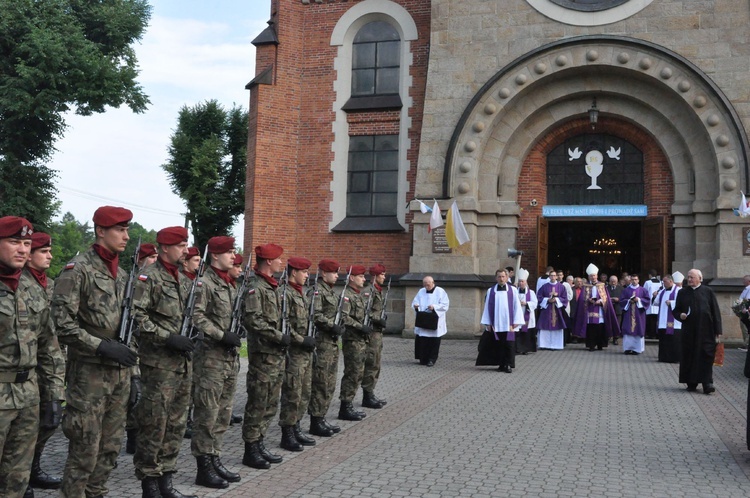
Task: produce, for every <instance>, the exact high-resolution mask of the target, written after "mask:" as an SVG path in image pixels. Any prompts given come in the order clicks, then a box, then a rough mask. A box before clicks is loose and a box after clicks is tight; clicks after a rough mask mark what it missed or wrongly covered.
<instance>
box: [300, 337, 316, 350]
mask: <svg viewBox="0 0 750 498" xmlns="http://www.w3.org/2000/svg"><path fill="white" fill-rule="evenodd" d="M302 347H303V348H305V349H309V350H310V351H312V350H313V349H315V338H314V337H313V336H311V335H308V336H306V337H305V339H304V340H303V341H302Z"/></svg>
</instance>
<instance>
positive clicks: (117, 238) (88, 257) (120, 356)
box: [52, 206, 139, 498]
mask: <svg viewBox="0 0 750 498" xmlns="http://www.w3.org/2000/svg"><path fill="white" fill-rule="evenodd" d="M132 217H133V213H131V212H130V211H129V210H127V209H124V208H119V207H112V206H103V207H101V208H99V209H97V210H96V212H95V213H94V218H93V221H94V233H95V236H96V241H95V243H94V244H93V245H92V246H91V249H89V250H88V251H86V252H84V253H83V254H79V255H78V256H76V257H75V258H73V259H72V260H71V261H70V262H69V263H68V264H67V265H65V269H64V270H63V272H62V274H61V275H60V277H59V278H58V279H57V281H56V282H55V290H54V293H53V295H52V317H53V319H54V322H55V330H56V332H57V335H58V337H59V339H60V342H62V343H63V344H65V345H67V346H68V366H67V378H66V381H67V391H66V405H65V420H64V421H63V424H62V428H63V433H64V434H65V436H66V437H67V438H68V459H67V461H66V462H65V470H64V472H63V483H62V495H63V496H67V497H76V498H78V497H81V496H84V495H85V496H88V497H91V496H100V495H104V494H106V493H107V480H108V479H109V474H110V472H111V471H112V469H113V468H114V466H115V462H116V460H117V455H118V453H119V452H120V446H121V444H122V436H123V432H124V425H125V413H126V410H127V404H128V402H129V400H130V396H131V390H132V391H133V392H134V393H137V392H138V390H139V386H138V381H137V380H136V377H137V376H133V377H132V379H131V374H132V373H133V372H132V370H133V368H134V367H135V366H136V362H137V360H138V357H137V355H136V354H135V352H133V351H132V350H131V349H130V348H128V347H127V346H125V345H124V344H121V343H120V342H118V340H117V337H118V327H119V322H120V317H121V315H122V298H123V293H124V291H125V283H126V280H127V278H128V275H127V274H126V273H125V272H124V271H123V270H122V268H119V266H118V262H119V254H120V253H121V252H122V251H124V250H125V246H126V245H127V243H128V240H129V237H128V223H129V222H130V220H131V218H132Z"/></svg>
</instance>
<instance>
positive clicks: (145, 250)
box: [138, 243, 156, 259]
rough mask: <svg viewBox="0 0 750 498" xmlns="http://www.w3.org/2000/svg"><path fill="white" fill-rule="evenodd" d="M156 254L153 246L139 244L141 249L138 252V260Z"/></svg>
mask: <svg viewBox="0 0 750 498" xmlns="http://www.w3.org/2000/svg"><path fill="white" fill-rule="evenodd" d="M154 254H156V246H155V245H154V244H149V243H146V244H141V248H140V249H139V250H138V259H143V258H148V257H149V256H153V255H154Z"/></svg>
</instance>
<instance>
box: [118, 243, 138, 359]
mask: <svg viewBox="0 0 750 498" xmlns="http://www.w3.org/2000/svg"><path fill="white" fill-rule="evenodd" d="M140 250H141V238H140V237H138V243H137V244H136V245H135V252H133V266H132V267H131V268H130V275H129V276H128V282H127V283H126V284H125V293H124V295H123V298H122V315H120V326H119V328H118V330H119V339H120V342H121V343H123V344H125V345H126V346H130V341H131V339H132V338H133V326H134V325H135V316H134V315H133V292H134V291H135V279H136V276H137V275H138V272H139V271H140V268H139V267H138V252H139V251H140Z"/></svg>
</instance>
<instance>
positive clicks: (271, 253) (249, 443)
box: [242, 244, 291, 469]
mask: <svg viewBox="0 0 750 498" xmlns="http://www.w3.org/2000/svg"><path fill="white" fill-rule="evenodd" d="M283 252H284V249H283V248H282V247H281V246H278V245H276V244H265V245H262V246H257V247H256V248H255V259H256V266H255V277H254V278H253V279H252V282H250V284H249V290H248V292H247V294H246V296H245V316H244V325H245V328H246V329H247V332H248V359H247V363H248V366H247V404H246V405H245V418H244V420H243V421H242V439H243V440H244V441H245V454H244V456H243V457H242V463H243V464H244V465H247V466H249V467H253V468H256V469H268V468H270V467H271V465H270V464H271V463H280V462H281V461H282V458H281V457H280V456H279V455H275V454H273V453H271V452H270V451H268V449H267V448H266V446H265V444H264V443H263V438H264V437H265V435H266V430H268V424H270V423H271V419H272V418H273V417H274V415H275V414H276V410H277V408H278V404H279V392H280V390H281V381H282V377H283V374H284V355H285V354H286V350H287V348H288V347H289V343H290V342H291V336H290V335H289V334H284V333H283V332H282V330H281V328H282V327H281V296H280V295H279V293H278V291H277V289H278V282H277V281H276V279H275V278H274V277H273V275H274V273H277V272H280V271H281V270H282V269H283V268H284V262H283V261H282V259H281V255H282V253H283Z"/></svg>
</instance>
